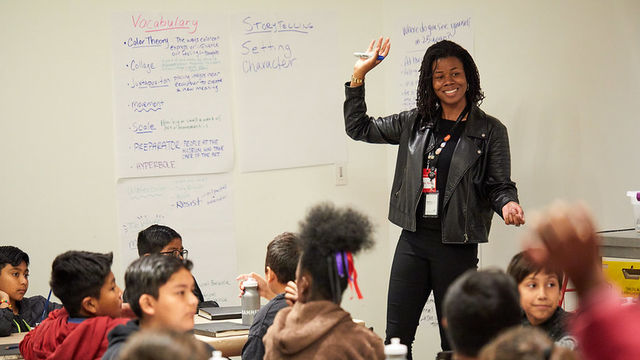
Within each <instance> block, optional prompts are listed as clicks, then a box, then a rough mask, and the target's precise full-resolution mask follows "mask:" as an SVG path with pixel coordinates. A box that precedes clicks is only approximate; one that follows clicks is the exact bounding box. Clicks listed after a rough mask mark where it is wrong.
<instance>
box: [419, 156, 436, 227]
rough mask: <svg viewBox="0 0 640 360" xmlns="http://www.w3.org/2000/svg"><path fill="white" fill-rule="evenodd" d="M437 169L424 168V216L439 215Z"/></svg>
mask: <svg viewBox="0 0 640 360" xmlns="http://www.w3.org/2000/svg"><path fill="white" fill-rule="evenodd" d="M436 171H437V170H436V169H435V168H433V169H422V192H423V193H424V214H423V216H424V217H438V196H439V192H438V190H437V189H436Z"/></svg>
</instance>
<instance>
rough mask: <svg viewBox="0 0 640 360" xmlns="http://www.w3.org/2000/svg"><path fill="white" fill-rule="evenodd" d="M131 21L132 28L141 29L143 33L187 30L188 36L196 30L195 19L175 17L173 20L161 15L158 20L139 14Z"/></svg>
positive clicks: (196, 23) (196, 22)
mask: <svg viewBox="0 0 640 360" xmlns="http://www.w3.org/2000/svg"><path fill="white" fill-rule="evenodd" d="M131 21H132V22H133V27H134V28H137V29H142V30H144V31H145V32H153V31H168V30H187V31H188V32H189V34H193V33H195V32H196V31H197V30H198V20H197V19H184V18H181V17H180V16H176V18H175V19H173V18H171V19H169V18H165V17H164V16H162V15H160V17H159V18H158V17H155V18H153V17H150V18H146V17H143V16H142V15H141V14H139V15H138V16H137V17H136V16H131Z"/></svg>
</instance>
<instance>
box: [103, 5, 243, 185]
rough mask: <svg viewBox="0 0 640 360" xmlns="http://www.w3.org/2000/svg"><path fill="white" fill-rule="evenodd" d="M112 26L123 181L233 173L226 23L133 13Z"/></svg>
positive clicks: (119, 168) (223, 20) (116, 18)
mask: <svg viewBox="0 0 640 360" xmlns="http://www.w3.org/2000/svg"><path fill="white" fill-rule="evenodd" d="M112 26H113V32H112V33H113V39H112V42H113V43H112V51H113V99H114V120H115V133H116V156H117V173H118V177H119V178H126V177H146V176H160V175H179V174H201V173H218V172H225V171H229V170H230V169H231V168H232V166H233V143H232V140H233V139H232V127H231V112H230V105H229V104H230V96H231V89H230V87H231V80H230V73H229V58H230V54H229V51H228V46H227V42H228V36H227V33H228V30H227V29H228V25H227V21H226V18H225V17H222V16H215V15H206V14H189V13H181V12H176V13H154V12H131V13H120V14H115V15H113V17H112Z"/></svg>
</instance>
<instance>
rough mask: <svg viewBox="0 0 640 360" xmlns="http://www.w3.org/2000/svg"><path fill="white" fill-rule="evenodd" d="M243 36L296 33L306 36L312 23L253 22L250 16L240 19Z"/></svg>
mask: <svg viewBox="0 0 640 360" xmlns="http://www.w3.org/2000/svg"><path fill="white" fill-rule="evenodd" d="M242 23H243V24H244V28H245V31H244V33H245V34H247V35H248V34H261V33H279V32H297V33H301V34H308V33H309V32H310V31H311V30H313V29H314V25H313V23H311V22H310V21H306V22H305V21H287V20H275V21H262V20H254V19H253V18H252V17H251V16H247V17H245V18H244V19H242Z"/></svg>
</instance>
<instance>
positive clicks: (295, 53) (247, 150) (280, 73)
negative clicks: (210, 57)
mask: <svg viewBox="0 0 640 360" xmlns="http://www.w3.org/2000/svg"><path fill="white" fill-rule="evenodd" d="M336 20H337V19H335V18H333V17H331V16H328V15H322V14H317V13H310V12H308V13H307V12H302V13H290V12H287V13H275V12H274V13H245V14H239V15H237V16H235V17H234V18H233V19H232V21H231V31H232V39H233V41H232V44H231V52H232V54H233V59H234V60H233V61H234V64H233V72H234V79H235V80H236V86H235V87H234V89H235V94H236V96H235V105H236V108H235V114H237V118H238V125H239V126H238V128H239V139H240V140H239V143H238V154H239V155H238V156H239V164H240V168H241V170H242V171H259V170H270V169H281V168H292V167H301V166H312V165H320V164H329V163H334V162H336V159H338V158H340V156H342V157H343V158H344V155H342V153H341V152H344V151H345V148H344V131H343V130H341V129H339V128H338V127H339V126H340V127H341V126H343V125H342V123H343V120H342V101H343V96H344V95H343V91H342V90H341V81H342V79H343V77H340V75H339V73H338V65H337V55H336V54H335V45H334V44H335V41H336V39H337V36H338V35H337V32H336V26H335V24H336Z"/></svg>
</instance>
